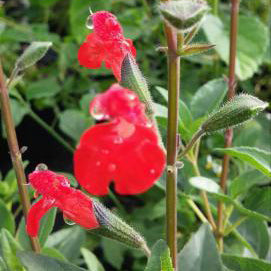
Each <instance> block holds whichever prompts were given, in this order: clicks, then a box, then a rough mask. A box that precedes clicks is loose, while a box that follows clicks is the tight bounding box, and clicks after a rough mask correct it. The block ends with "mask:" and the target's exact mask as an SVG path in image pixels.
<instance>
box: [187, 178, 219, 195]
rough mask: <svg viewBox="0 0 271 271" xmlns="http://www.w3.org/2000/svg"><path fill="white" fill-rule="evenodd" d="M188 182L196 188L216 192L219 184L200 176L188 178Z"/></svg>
mask: <svg viewBox="0 0 271 271" xmlns="http://www.w3.org/2000/svg"><path fill="white" fill-rule="evenodd" d="M189 183H190V184H191V185H193V186H194V187H196V188H198V189H201V190H204V191H208V192H213V193H218V192H219V190H220V187H219V185H218V184H217V183H216V182H215V181H213V180H211V179H208V178H205V177H202V176H199V177H192V178H190V179H189Z"/></svg>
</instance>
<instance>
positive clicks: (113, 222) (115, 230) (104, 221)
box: [91, 200, 150, 256]
mask: <svg viewBox="0 0 271 271" xmlns="http://www.w3.org/2000/svg"><path fill="white" fill-rule="evenodd" d="M93 207H94V213H95V216H96V218H97V220H98V222H99V224H100V227H99V228H97V229H93V230H91V232H92V233H95V234H97V235H101V236H104V237H107V238H110V239H113V240H116V241H119V242H121V243H123V244H125V245H127V246H129V247H132V248H137V249H141V250H143V251H144V252H145V253H146V255H147V256H149V255H150V251H149V248H148V246H147V244H146V242H145V240H144V238H143V237H142V236H141V235H140V234H139V233H138V232H136V231H135V230H134V229H133V228H132V227H131V226H129V225H128V224H126V223H125V222H124V221H123V220H121V219H120V218H119V217H118V216H116V215H115V214H113V213H112V212H111V211H109V210H108V209H107V208H105V207H104V206H103V204H101V203H100V202H98V201H97V200H93Z"/></svg>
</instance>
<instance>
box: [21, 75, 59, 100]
mask: <svg viewBox="0 0 271 271" xmlns="http://www.w3.org/2000/svg"><path fill="white" fill-rule="evenodd" d="M60 90H61V88H60V86H59V84H58V82H57V80H56V78H55V77H49V78H45V79H41V80H39V81H37V82H34V83H30V84H29V85H28V87H27V89H26V96H27V98H28V99H40V98H47V97H52V96H55V95H56V94H57V93H59V92H60Z"/></svg>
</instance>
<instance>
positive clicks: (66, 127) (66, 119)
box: [59, 109, 91, 141]
mask: <svg viewBox="0 0 271 271" xmlns="http://www.w3.org/2000/svg"><path fill="white" fill-rule="evenodd" d="M90 125H91V119H90V118H88V117H86V115H85V114H84V113H83V112H81V111H79V110H75V109H67V110H65V111H63V112H61V114H60V116H59V127H60V129H61V130H62V131H63V132H64V133H65V134H66V135H68V136H69V137H71V138H72V139H73V140H75V141H77V140H79V138H80V137H81V135H82V133H83V132H84V131H85V130H86V129H87V128H88V127H89V126H90Z"/></svg>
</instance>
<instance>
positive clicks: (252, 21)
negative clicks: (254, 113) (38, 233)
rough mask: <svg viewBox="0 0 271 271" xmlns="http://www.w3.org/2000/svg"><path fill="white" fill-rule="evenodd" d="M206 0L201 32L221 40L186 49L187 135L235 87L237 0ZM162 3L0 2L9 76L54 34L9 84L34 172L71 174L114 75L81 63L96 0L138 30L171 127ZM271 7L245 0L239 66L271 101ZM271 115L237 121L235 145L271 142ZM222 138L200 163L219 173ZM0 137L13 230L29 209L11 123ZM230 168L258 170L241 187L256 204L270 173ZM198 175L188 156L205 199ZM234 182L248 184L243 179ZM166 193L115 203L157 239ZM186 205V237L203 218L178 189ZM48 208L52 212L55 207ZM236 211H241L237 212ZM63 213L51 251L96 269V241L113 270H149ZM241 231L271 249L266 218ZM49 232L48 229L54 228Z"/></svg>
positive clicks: (203, 152) (250, 86)
mask: <svg viewBox="0 0 271 271" xmlns="http://www.w3.org/2000/svg"><path fill="white" fill-rule="evenodd" d="M208 2H209V4H210V7H211V11H210V14H209V15H208V16H207V18H206V20H205V21H204V23H203V27H202V29H201V31H200V32H199V34H198V35H197V37H196V41H198V42H203V41H208V42H210V43H212V44H216V48H215V50H211V51H210V52H208V54H205V55H199V56H194V57H188V58H184V59H183V60H182V64H181V99H182V101H181V112H180V117H181V123H180V132H181V135H182V136H183V139H184V140H185V141H187V140H188V139H189V138H190V136H191V133H192V132H193V131H195V130H196V128H197V127H198V126H199V123H200V120H202V119H203V118H204V116H206V114H208V113H210V112H211V111H212V110H214V109H215V108H217V106H218V105H219V104H221V102H223V100H224V97H225V95H226V90H227V87H226V82H225V80H226V76H227V73H228V66H227V64H228V48H229V11H230V4H229V2H230V1H227V0H224V1H220V3H219V6H218V8H216V7H215V5H214V3H215V2H216V1H213V0H209V1H208ZM157 3H158V1H153V0H106V1H101V0H89V1H87V0H69V1H63V0H46V1H41V0H8V1H3V2H2V3H1V7H0V55H1V62H2V64H3V66H4V71H5V74H6V76H7V77H8V76H9V75H10V72H11V71H12V68H13V65H14V63H15V61H16V59H17V58H18V56H19V55H20V54H21V53H22V51H23V50H24V49H25V48H26V47H27V45H28V44H29V43H30V42H32V41H51V42H53V46H52V48H51V49H50V50H49V51H48V53H47V54H46V56H45V57H44V58H43V59H42V60H41V61H39V62H38V64H37V65H35V66H33V67H31V68H29V69H27V70H26V71H25V72H24V74H19V76H17V77H16V79H15V80H14V82H13V84H12V85H11V89H10V95H11V105H12V110H13V114H14V118H15V123H16V126H17V132H18V138H19V143H20V145H21V146H27V147H28V150H27V151H26V153H25V154H24V156H23V157H24V159H25V166H26V172H27V173H29V172H30V171H32V170H33V169H34V167H35V166H36V165H37V164H38V163H40V162H43V163H45V164H47V165H48V166H49V168H50V169H51V170H55V171H59V172H65V173H67V174H69V176H71V178H72V171H73V164H72V150H73V148H74V147H75V146H76V144H77V142H78V139H79V138H80V136H81V134H82V132H83V131H84V130H85V129H86V128H87V127H89V126H90V125H92V124H94V120H93V119H91V117H90V116H89V113H88V107H89V102H90V101H91V100H92V98H93V97H94V96H95V94H96V93H99V92H102V91H105V90H106V89H107V88H108V87H109V86H110V85H111V84H112V83H114V82H115V79H114V77H113V76H112V73H111V71H110V70H107V69H105V68H102V69H99V70H88V69H86V68H83V67H80V66H79V64H78V61H77V51H78V48H79V46H80V44H81V43H82V42H83V41H84V40H85V38H86V35H87V34H88V33H89V30H88V29H87V28H86V27H85V20H86V18H87V16H88V14H89V7H91V9H92V10H93V12H95V11H99V10H107V11H111V12H112V13H114V14H115V15H116V16H117V17H118V20H119V21H120V22H121V24H122V26H123V28H124V33H125V36H126V37H127V38H131V39H133V40H134V44H135V47H136V48H137V60H138V63H139V65H140V67H141V69H142V72H143V74H144V75H145V76H146V78H147V80H148V83H149V86H150V88H151V91H152V94H153V97H154V100H155V102H156V103H157V104H159V105H157V110H158V113H157V115H158V121H159V125H160V128H161V130H162V133H163V134H165V123H166V118H165V116H166V115H165V114H166V99H165V96H166V93H167V91H166V85H167V83H166V82H167V80H166V78H167V71H166V65H167V64H166V57H165V56H164V55H163V54H162V53H160V52H158V51H157V50H156V49H157V47H158V46H161V45H164V43H165V40H164V34H163V26H162V20H161V18H160V16H159V14H158V10H157ZM270 9H271V8H270V2H269V0H250V1H241V9H240V21H239V37H238V54H237V55H238V56H237V70H236V76H237V77H238V79H239V80H240V81H239V82H238V86H237V89H238V92H243V91H245V92H248V93H250V94H253V95H256V96H257V97H259V98H261V99H263V100H265V101H270V99H271V49H270V48H271V47H270V24H271V18H270V14H271V10H270ZM223 78H224V79H223ZM269 109H270V108H269ZM270 118H271V116H270V113H268V112H267V113H264V114H262V115H261V116H259V117H258V118H257V119H255V120H253V121H250V122H248V123H247V124H245V125H243V126H242V127H239V128H237V129H236V130H235V138H234V145H235V146H253V147H259V148H261V149H264V150H270ZM223 142H224V140H223V134H222V133H217V134H215V135H212V136H210V137H206V138H204V139H203V140H202V144H201V148H200V157H199V166H200V170H201V173H202V175H204V176H207V177H211V178H212V179H214V180H216V181H218V176H219V174H220V171H221V160H220V158H221V153H218V152H215V151H213V149H214V148H218V147H223V144H224V143H223ZM0 143H1V144H0V155H1V163H0V169H1V172H2V180H3V182H1V181H0V213H1V220H0V228H6V229H8V230H9V231H10V233H12V234H14V233H15V230H16V229H17V226H16V227H15V225H18V224H19V222H20V218H21V210H20V207H18V204H17V201H18V195H17V188H16V182H15V176H14V172H13V171H12V170H10V168H11V162H10V160H9V155H8V149H7V144H6V140H5V132H4V130H3V129H1V138H0ZM231 169H232V170H231V173H230V178H231V179H232V180H233V179H238V180H239V183H242V180H244V178H245V174H249V176H253V180H254V182H253V183H252V184H251V185H249V187H246V188H245V189H244V191H242V192H245V193H246V194H242V200H243V201H244V202H245V203H247V206H248V207H247V208H251V209H253V208H254V207H253V200H255V199H254V198H255V197H253V195H254V196H255V194H254V193H260V192H261V189H262V187H263V186H265V185H266V184H267V183H268V182H270V179H268V178H267V177H265V176H264V175H262V174H261V173H260V172H259V171H256V170H254V169H253V168H251V167H250V166H249V165H248V164H246V163H244V162H242V161H240V160H238V159H233V163H232V164H231ZM250 174H252V175H250ZM253 174H254V175H253ZM192 176H193V173H192V169H191V165H190V164H189V163H185V167H184V169H183V170H182V171H181V173H180V181H179V184H180V187H181V188H182V189H183V190H184V191H185V192H186V193H190V194H191V195H193V197H194V198H195V200H196V201H197V202H198V203H199V204H201V201H200V199H199V198H198V197H197V192H196V190H195V188H193V187H192V186H190V185H189V184H188V182H187V181H186V180H187V179H188V178H190V177H192ZM242 178H243V179H242ZM255 180H256V181H255ZM243 183H244V182H243ZM74 185H76V181H74ZM161 186H163V178H162V180H161ZM231 189H233V191H235V192H236V189H237V192H236V193H241V192H240V191H239V190H240V187H239V188H238V187H237V188H236V187H233V188H232V187H231ZM234 189H235V190H234ZM238 189H239V190H238ZM269 192H270V191H269ZM264 193H265V192H264ZM164 196H165V195H164V191H163V189H161V187H158V186H156V187H154V188H152V189H151V190H150V191H148V192H147V193H145V194H143V195H139V196H134V197H119V196H117V200H118V201H120V202H121V204H122V205H123V208H122V209H117V210H116V212H117V213H119V214H120V215H121V216H122V217H124V218H125V220H127V221H128V222H131V223H132V224H133V225H134V226H135V227H136V228H137V229H138V230H139V231H141V232H142V233H143V234H144V235H145V236H146V238H147V240H148V242H149V244H150V245H152V244H153V243H154V242H155V241H156V240H157V239H159V238H161V237H162V236H164V216H165V199H164ZM262 196H263V194H261V197H262ZM266 196H267V195H266ZM103 200H104V201H105V202H106V204H107V205H108V206H111V207H113V208H115V207H116V206H117V204H116V202H115V199H112V198H110V197H105V198H103ZM264 204H266V203H264ZM265 206H267V205H265ZM178 207H179V208H178V209H179V230H180V233H179V235H180V247H181V246H183V244H184V243H185V242H186V241H187V240H188V239H189V237H190V235H191V233H192V232H193V231H195V230H196V229H197V228H198V225H199V224H200V223H199V221H198V220H197V218H196V216H195V215H194V213H193V212H192V211H191V209H190V208H189V207H188V206H187V204H186V201H185V199H184V198H180V201H179V206H178ZM11 213H13V215H12V214H11ZM50 215H51V220H52V219H53V217H54V216H55V213H54V214H51V213H49V215H48V216H50ZM238 215H240V214H238V213H236V214H235V216H236V217H237V218H238ZM2 217H3V218H4V219H3V218H2ZM56 219H57V224H56V225H55V227H54V232H53V233H52V234H51V235H50V236H49V238H48V239H47V241H46V243H45V246H44V249H43V250H44V253H45V254H48V255H51V256H54V257H58V258H60V259H64V260H68V261H70V262H73V263H75V264H78V265H81V266H83V267H85V268H89V270H92V269H91V267H90V266H91V265H90V264H89V262H91V261H93V259H94V258H95V256H94V255H93V254H92V252H90V251H94V252H95V254H96V255H97V256H98V258H99V260H100V261H101V262H102V264H103V265H104V268H105V270H134V271H137V270H143V266H144V265H145V262H146V260H145V258H144V257H143V256H142V254H141V253H139V252H137V251H134V250H131V249H127V248H126V247H123V246H122V245H120V244H118V243H115V242H113V241H110V240H107V239H102V240H100V239H99V238H97V237H93V236H92V235H91V234H89V233H87V232H85V231H84V230H82V229H80V228H79V227H76V226H64V223H63V220H62V218H61V217H59V215H57V217H56ZM23 223H24V222H23V221H21V222H20V226H19V228H18V230H17V235H16V236H17V238H18V240H19V243H20V246H22V247H23V248H29V243H28V242H26V240H25V238H24V234H25V233H24V230H23V226H22V225H23ZM44 223H46V222H44ZM253 223H254V224H253ZM255 223H256V224H257V223H258V224H257V227H258V228H261V230H260V232H256V231H255V230H256V229H255V227H256V226H255V225H256V224H255ZM253 225H254V226H253ZM49 228H50V227H49ZM50 230H51V228H50ZM240 232H243V233H244V234H248V235H249V236H248V241H249V243H250V244H251V245H252V246H253V247H254V248H255V249H256V250H257V249H258V250H260V251H259V257H261V258H266V257H267V252H268V249H269V238H268V231H267V224H266V223H265V222H262V221H258V220H256V222H255V219H254V220H253V219H248V220H247V222H246V223H244V224H242V228H240ZM49 233H50V232H49V231H48V234H49ZM45 236H46V238H47V236H48V235H46V234H45ZM67 236H69V238H67ZM234 240H235V236H231V235H230V236H229V237H228V240H227V242H226V245H227V246H226V249H228V251H231V252H233V253H237V254H242V253H243V252H244V246H242V244H240V243H236V242H235V241H234ZM259 243H260V244H259ZM85 248H87V249H85ZM258 250H257V252H258ZM16 270H17V269H16ZM18 270H21V269H18ZM97 270H103V269H102V268H100V269H97Z"/></svg>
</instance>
